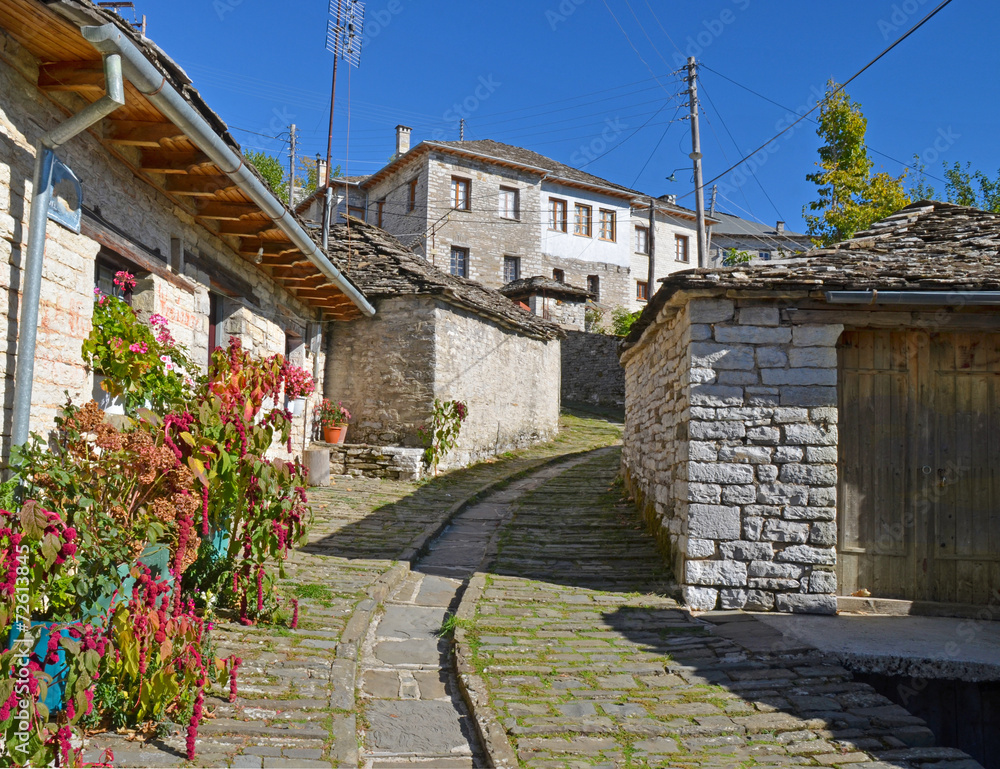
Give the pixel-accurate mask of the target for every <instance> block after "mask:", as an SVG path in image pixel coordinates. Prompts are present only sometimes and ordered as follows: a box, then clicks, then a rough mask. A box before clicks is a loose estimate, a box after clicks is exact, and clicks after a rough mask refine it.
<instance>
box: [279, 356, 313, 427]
mask: <svg viewBox="0 0 1000 769" xmlns="http://www.w3.org/2000/svg"><path fill="white" fill-rule="evenodd" d="M281 373H282V375H283V377H284V379H285V398H286V399H287V400H288V410H289V411H290V412H291V413H292V416H296V417H297V416H298V415H299V414H301V413H302V410H303V409H304V408H305V405H306V398H308V397H309V396H310V395H312V394H313V392H314V391H315V390H316V382H315V381H314V380H313V378H312V376H311V375H310V374H309V372H308V371H306V370H305V369H304V368H302V367H301V366H293V365H292V364H290V363H286V364H285V365H284V367H283V368H282V372H281Z"/></svg>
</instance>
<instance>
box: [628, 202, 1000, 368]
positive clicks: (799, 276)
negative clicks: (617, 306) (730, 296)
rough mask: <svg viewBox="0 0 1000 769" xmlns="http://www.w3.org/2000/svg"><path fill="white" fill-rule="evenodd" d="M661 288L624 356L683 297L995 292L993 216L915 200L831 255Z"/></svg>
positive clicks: (668, 282)
mask: <svg viewBox="0 0 1000 769" xmlns="http://www.w3.org/2000/svg"><path fill="white" fill-rule="evenodd" d="M660 283H661V285H660V288H659V290H658V291H657V292H656V294H655V295H654V296H653V298H652V299H651V300H650V301H649V303H648V304H647V305H646V308H645V309H644V310H643V312H642V315H640V316H639V319H638V320H637V321H636V322H635V324H634V325H633V326H632V330H631V332H630V333H629V335H628V336H627V337H625V339H624V341H623V342H622V346H623V348H624V349H627V348H628V347H631V346H632V345H634V344H635V343H636V342H638V341H639V338H640V337H641V336H642V333H643V331H644V330H645V329H646V328H647V327H648V326H649V325H650V324H651V323H652V322H653V319H654V318H655V317H656V315H657V313H659V311H660V310H661V309H662V308H663V306H664V305H665V304H666V303H667V302H668V301H669V300H670V298H671V297H673V296H674V295H675V294H677V293H679V292H682V291H701V292H710V293H721V292H725V291H729V290H743V291H774V290H781V291H788V292H793V293H794V292H802V293H804V294H807V293H809V292H813V291H830V290H858V291H870V290H872V289H878V290H894V291H941V292H954V291H973V290H976V291H998V290H1000V215H998V214H993V213H990V212H988V211H980V210H978V209H975V208H967V207H964V206H956V205H953V204H951V203H940V202H936V201H928V200H921V201H919V202H917V203H912V204H910V205H909V206H907V207H906V208H903V209H901V210H900V211H898V212H896V213H895V214H892V215H891V216H888V217H886V218H885V219H883V220H882V221H880V222H878V223H876V224H874V225H873V226H872V227H871V229H869V230H866V231H864V232H859V233H858V234H857V235H855V237H853V238H851V239H850V240H845V241H843V242H841V243H837V244H835V245H834V246H832V247H830V248H821V249H816V250H813V251H810V252H808V253H807V254H805V255H803V256H798V257H792V258H790V259H781V260H778V261H774V262H761V263H759V264H753V265H740V266H737V267H718V268H709V269H697V270H685V271H683V272H677V273H674V274H672V275H668V276H667V277H665V278H662V279H661V280H660Z"/></svg>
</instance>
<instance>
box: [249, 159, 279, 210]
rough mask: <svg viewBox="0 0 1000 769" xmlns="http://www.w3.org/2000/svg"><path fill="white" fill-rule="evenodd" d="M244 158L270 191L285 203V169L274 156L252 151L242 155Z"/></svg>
mask: <svg viewBox="0 0 1000 769" xmlns="http://www.w3.org/2000/svg"><path fill="white" fill-rule="evenodd" d="M244 157H246V159H247V160H249V161H250V163H251V165H253V167H254V168H256V169H257V171H258V172H259V173H260V175H261V176H263V177H264V181H266V182H267V183H268V186H270V188H271V191H272V192H273V193H274V194H275V195H277V196H278V198H279V199H280V200H281V201H282V202H283V203H287V202H288V181H287V180H286V179H285V167H284V166H283V165H282V163H281V161H280V160H278V159H277V158H276V157H274V155H268V154H267V153H266V152H254V151H253V150H250V151H248V152H246V153H244Z"/></svg>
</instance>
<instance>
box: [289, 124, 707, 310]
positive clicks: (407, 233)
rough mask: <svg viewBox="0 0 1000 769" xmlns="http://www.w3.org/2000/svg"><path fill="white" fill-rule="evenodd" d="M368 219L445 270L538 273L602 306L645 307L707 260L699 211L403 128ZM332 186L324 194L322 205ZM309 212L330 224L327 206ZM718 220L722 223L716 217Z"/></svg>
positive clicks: (490, 275)
mask: <svg viewBox="0 0 1000 769" xmlns="http://www.w3.org/2000/svg"><path fill="white" fill-rule="evenodd" d="M360 188H361V190H362V191H363V192H364V194H365V197H366V204H367V221H368V222H369V223H371V224H375V225H377V226H379V227H381V228H382V229H384V230H386V231H387V232H389V233H391V234H393V235H395V236H396V237H397V238H399V239H400V240H401V241H402V242H403V243H404V244H406V245H407V246H408V247H410V248H411V249H412V250H413V251H414V252H415V253H417V254H419V255H421V256H423V257H425V258H426V259H427V260H428V261H430V262H431V264H433V265H435V266H437V267H440V268H441V269H442V270H445V271H446V272H451V273H453V274H456V275H459V276H462V277H466V278H471V279H473V280H476V281H478V282H480V283H482V284H483V285H485V286H487V287H490V288H500V287H501V286H504V285H506V284H507V283H510V282H512V281H515V280H518V279H521V278H523V277H529V276H534V275H543V276H545V277H551V278H553V279H555V280H558V281H560V282H565V283H569V284H571V285H574V286H585V287H586V288H587V290H588V291H590V292H591V293H592V294H594V295H595V297H597V298H598V301H600V302H601V303H603V304H606V305H607V306H609V307H614V306H624V307H627V308H629V309H630V310H635V309H639V308H641V307H642V306H643V304H644V303H645V301H646V298H645V297H646V295H647V294H648V286H647V280H648V270H649V245H650V243H651V242H655V243H656V244H657V249H658V250H656V249H654V250H656V253H657V254H662V256H661V257H660V258H654V262H655V270H656V276H657V277H662V276H665V275H669V274H670V273H672V272H675V271H677V270H680V269H688V268H689V267H690V266H691V265H690V261H691V259H692V258H693V259H694V260H695V262H697V258H696V256H692V255H693V254H694V252H695V250H696V249H695V247H694V243H695V241H696V231H695V223H696V218H695V213H694V212H693V211H690V210H688V209H686V208H683V207H681V206H678V205H677V204H676V203H671V202H668V201H665V200H656V201H655V208H656V215H655V217H654V221H655V230H654V233H653V234H654V236H655V237H654V238H650V236H649V214H648V210H649V200H650V197H649V196H647V195H644V194H643V193H641V192H637V191H636V190H632V189H629V188H627V187H623V186H621V185H619V184H615V183H614V182H610V181H608V180H606V179H602V178H600V177H597V176H594V175H592V174H588V173H585V172H583V171H580V170H577V169H575V168H572V167H570V166H567V165H565V164H563V163H559V162H558V161H556V160H553V159H552V158H548V157H545V156H544V155H540V154H539V153H537V152H533V151H531V150H529V149H525V148H522V147H514V146H511V145H508V144H502V143H500V142H495V141H490V140H476V141H459V142H447V141H423V142H421V143H419V144H418V145H416V146H415V147H413V148H412V149H411V147H410V129H409V128H407V127H405V126H397V129H396V153H395V155H394V156H393V160H391V161H390V162H389V163H388V164H387V165H386V166H385V167H384V168H382V169H380V170H379V171H376V172H375V173H374V174H372V175H371V176H369V177H368V178H367V179H365V180H364V181H363V182H361V183H360ZM322 194H323V191H322V189H321V190H320V191H319V192H318V193H317V195H318V196H322ZM308 215H309V216H310V217H311V219H312V221H315V222H319V221H321V220H322V207H321V206H316V205H313V206H312V208H311V209H310V210H309V213H308ZM709 221H710V223H711V222H713V221H714V220H709Z"/></svg>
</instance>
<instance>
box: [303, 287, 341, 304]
mask: <svg viewBox="0 0 1000 769" xmlns="http://www.w3.org/2000/svg"><path fill="white" fill-rule="evenodd" d="M292 290H293V291H295V295H296V296H297V297H299V299H325V300H328V301H333V300H335V297H336V296H337V295H340V296H343V294H342V293H341V291H340V289H339V288H335V287H333V286H329V287H327V288H322V289H320V288H295V287H292ZM344 298H345V299H347V298H346V297H344ZM347 301H348V302H350V301H351V300H350V299H347Z"/></svg>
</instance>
